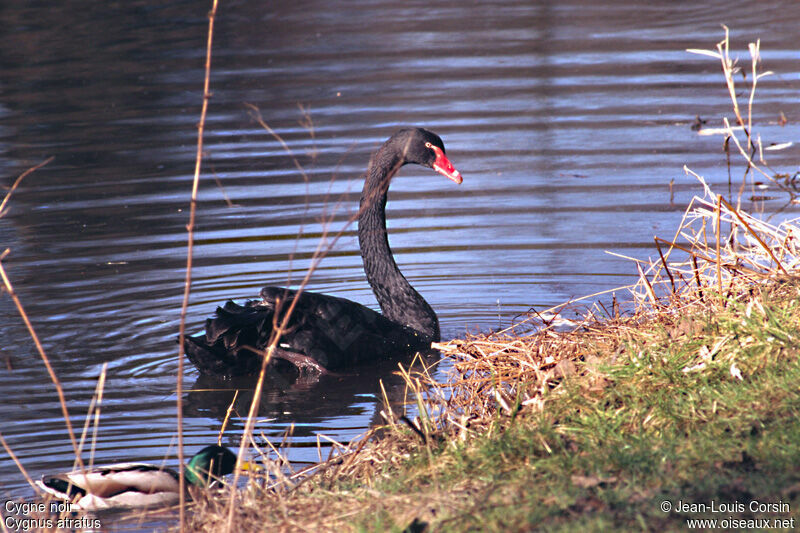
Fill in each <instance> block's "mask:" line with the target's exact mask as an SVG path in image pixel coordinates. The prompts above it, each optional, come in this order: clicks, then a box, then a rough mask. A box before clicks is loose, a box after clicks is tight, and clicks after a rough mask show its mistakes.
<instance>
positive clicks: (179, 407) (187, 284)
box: [176, 0, 217, 532]
mask: <svg viewBox="0 0 800 533" xmlns="http://www.w3.org/2000/svg"><path fill="white" fill-rule="evenodd" d="M216 14H217V0H213V3H212V6H211V11H210V12H209V14H208V39H207V41H206V64H205V77H204V80H203V105H202V109H201V111H200V121H199V122H198V124H197V153H196V156H195V165H194V179H193V180H192V196H191V203H190V206H189V223H188V224H187V226H186V231H187V233H188V237H187V250H186V277H185V279H184V284H183V302H182V303H181V318H180V326H179V332H178V345H179V346H178V376H177V386H176V397H177V398H176V411H177V425H178V461H179V462H180V464H183V457H184V454H183V346H184V342H185V337H186V314H187V311H188V309H189V294H190V293H191V289H192V255H193V252H194V225H195V215H196V212H197V189H198V186H199V183H200V168H201V165H202V161H203V132H204V131H205V124H206V113H207V112H208V100H209V99H210V98H211V92H210V91H209V85H210V78H211V44H212V42H213V36H214V18H215V17H216ZM178 484H179V486H180V488H179V490H180V501H179V506H180V510H179V519H180V531H181V532H183V531H184V528H185V525H186V512H185V509H184V508H185V506H186V494H185V492H186V479H185V476H184V471H183V468H180V469H179V480H178Z"/></svg>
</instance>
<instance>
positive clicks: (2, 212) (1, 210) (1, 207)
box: [0, 156, 54, 218]
mask: <svg viewBox="0 0 800 533" xmlns="http://www.w3.org/2000/svg"><path fill="white" fill-rule="evenodd" d="M53 159H54V158H53V156H50V157H48V158H47V159H45V160H44V161H42V162H41V163H39V164H38V165H35V166H32V167H31V168H29V169H28V170H26V171H25V172H23V173H22V174H20V175H19V177H18V178H17V179H16V180H14V184H13V185H11V188H10V189H8V192H7V193H6V196H5V198H3V201H2V203H0V218H2V217H3V215H5V214H6V211H5V209H6V204H8V201H9V200H10V199H11V195H12V194H13V193H14V191H15V190H16V189H17V187H19V184H20V183H21V182H22V180H23V179H25V177H26V176H28V175H29V174H31V173H32V172H35V171H36V170H38V169H40V168H42V167H43V166H45V165H46V164H47V163H49V162H50V161H52V160H53Z"/></svg>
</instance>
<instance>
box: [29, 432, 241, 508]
mask: <svg viewBox="0 0 800 533" xmlns="http://www.w3.org/2000/svg"><path fill="white" fill-rule="evenodd" d="M235 465H236V456H235V455H234V454H233V452H231V451H230V450H229V449H228V448H225V447H223V446H217V445H212V446H206V447H205V448H203V449H202V450H200V451H199V452H197V454H196V455H195V456H194V457H192V458H191V460H190V461H189V463H188V464H187V465H186V466H185V467H184V470H183V471H184V476H185V479H186V483H187V486H188V485H194V486H197V487H208V486H209V485H210V484H211V482H212V481H214V480H216V479H219V478H220V477H222V476H224V475H227V474H230V473H231V472H233V469H234V466H235ZM178 479H179V477H178V473H177V472H176V471H174V470H172V469H169V468H164V467H161V466H156V465H150V464H144V463H119V464H114V465H108V466H96V467H93V468H92V469H90V470H86V469H84V470H75V471H73V472H68V473H64V474H56V475H45V476H42V479H41V481H37V482H36V484H37V485H38V486H39V487H41V489H42V490H44V491H45V492H47V493H48V494H52V495H54V496H56V497H57V498H59V499H62V500H68V501H71V502H72V503H73V504H74V505H75V506H77V507H78V508H80V509H83V510H87V511H97V510H102V509H112V508H132V507H151V506H163V505H170V504H174V503H176V502H177V501H179V499H180V485H179V484H178Z"/></svg>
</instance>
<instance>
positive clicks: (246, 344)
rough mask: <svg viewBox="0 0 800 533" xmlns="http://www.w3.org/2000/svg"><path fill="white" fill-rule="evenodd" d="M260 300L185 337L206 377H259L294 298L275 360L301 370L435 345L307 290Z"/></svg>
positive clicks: (234, 307)
mask: <svg viewBox="0 0 800 533" xmlns="http://www.w3.org/2000/svg"><path fill="white" fill-rule="evenodd" d="M261 297H262V300H261V301H249V302H247V303H245V305H238V304H236V303H234V302H232V301H229V302H227V303H226V304H225V305H224V306H223V307H218V308H217V312H216V315H215V316H214V317H213V318H210V319H208V320H207V321H206V332H205V334H204V335H198V336H195V337H186V343H185V346H184V348H185V350H186V355H187V356H188V357H189V359H190V360H191V361H192V363H194V365H195V366H196V367H197V368H198V370H200V372H201V373H202V374H206V375H213V376H236V375H247V374H255V373H258V371H259V370H260V369H261V357H262V356H261V355H260V354H259V353H258V351H263V350H266V348H267V347H268V346H269V342H270V337H271V335H272V331H273V327H274V325H275V324H280V323H281V321H282V319H283V316H284V313H286V311H287V310H288V309H289V307H290V306H291V305H292V303H293V302H294V300H295V299H296V300H297V303H296V305H295V308H294V310H293V312H292V314H291V316H290V318H289V321H288V324H287V326H286V330H285V332H284V334H283V335H282V336H281V338H280V340H279V342H278V345H277V349H276V350H275V352H274V354H273V357H274V358H276V359H283V360H287V361H289V362H290V363H292V364H293V365H295V366H297V367H298V368H300V370H301V371H302V370H308V369H311V370H317V371H320V370H323V369H328V370H333V369H337V368H343V367H347V366H350V365H354V364H357V363H359V362H363V361H367V360H370V359H377V358H384V357H390V356H396V355H401V354H404V353H411V352H414V351H417V350H424V349H426V348H428V347H430V341H431V339H430V338H427V337H425V336H424V335H422V334H420V333H418V332H416V331H414V330H412V329H411V328H408V327H405V326H403V325H400V324H397V323H395V322H392V321H391V320H389V319H387V318H386V317H384V316H383V315H381V314H380V313H377V312H375V311H373V310H372V309H369V308H367V307H364V306H363V305H361V304H357V303H355V302H351V301H349V300H345V299H343V298H337V297H335V296H327V295H325V294H318V293H308V292H303V293H301V294H300V296H299V297H298V296H297V292H296V291H293V290H288V289H283V288H280V287H265V288H264V289H263V290H262V291H261ZM254 348H255V351H254V350H253V349H254Z"/></svg>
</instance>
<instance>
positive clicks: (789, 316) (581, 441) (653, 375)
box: [357, 286, 800, 531]
mask: <svg viewBox="0 0 800 533" xmlns="http://www.w3.org/2000/svg"><path fill="white" fill-rule="evenodd" d="M797 292H798V291H797V289H796V287H794V286H786V287H784V288H783V289H782V290H780V291H773V293H771V294H763V295H758V294H757V295H755V300H756V301H759V302H760V305H758V304H755V305H750V306H749V309H748V306H747V304H746V303H741V302H737V301H733V300H728V301H726V302H724V306H723V305H715V306H713V311H711V310H709V309H703V310H700V311H697V312H696V313H695V314H694V315H693V316H690V317H689V316H685V317H682V318H681V319H680V321H678V326H676V325H675V321H674V320H670V321H656V322H653V323H650V324H646V325H645V327H643V328H642V331H641V335H638V336H636V335H634V336H632V338H630V339H629V340H628V341H627V342H626V343H625V344H624V351H623V353H622V354H621V355H618V356H617V357H616V360H615V361H613V362H610V363H608V364H606V365H604V366H602V367H601V372H602V374H603V377H604V380H605V381H604V386H603V387H602V388H601V389H600V390H597V388H596V387H595V388H591V387H588V386H587V380H588V377H587V376H586V375H583V376H576V377H573V378H572V379H570V380H569V381H568V382H566V383H564V386H563V387H561V389H560V390H559V391H558V393H557V394H555V393H554V394H553V395H552V397H551V398H549V399H548V401H547V402H546V405H545V408H544V409H543V410H541V412H529V413H527V412H525V411H524V410H523V411H522V412H521V413H520V414H519V415H518V416H516V417H514V418H513V419H512V418H509V417H502V416H500V415H498V418H497V420H496V422H495V424H494V428H493V429H492V430H491V431H489V432H487V433H491V436H477V437H474V438H472V439H470V440H467V441H466V442H463V443H454V442H447V443H442V444H439V445H438V446H436V447H435V448H433V449H431V450H428V451H423V450H422V449H420V450H419V451H418V452H417V453H416V454H414V455H413V456H412V458H411V459H410V460H409V461H408V462H407V463H406V465H405V467H404V468H403V469H401V470H399V471H397V472H394V473H393V476H392V477H391V478H390V479H379V480H377V481H376V482H375V483H374V484H373V486H372V487H371V491H372V493H373V495H383V496H389V495H405V496H407V497H408V499H409V500H410V501H425V499H428V500H429V501H430V505H428V506H424V505H423V506H421V507H420V509H421V511H422V512H421V514H420V517H419V519H420V520H423V521H425V522H427V523H428V524H429V526H431V528H432V529H434V530H447V531H451V530H452V531H469V530H480V531H524V530H529V529H531V528H535V529H537V530H544V531H575V530H583V531H607V530H624V531H631V530H653V529H659V530H668V531H685V530H686V529H687V526H686V522H685V521H686V519H688V518H710V519H714V518H716V519H719V520H723V519H729V518H731V517H735V518H739V519H752V518H769V519H775V518H788V517H796V516H798V515H797V508H798V505H800V499H799V498H798V495H799V494H800V416H798V415H800V394H798V392H799V390H800V389H799V387H800V362H799V360H798V351H799V350H800V323H799V322H798V316H799V314H798V312H797V311H798V302H797V296H798V294H797ZM687 324H688V327H687ZM600 355H601V356H603V354H600ZM608 360H609V361H610V360H611V358H610V357H608ZM700 362H702V363H704V365H705V366H704V367H703V368H698V369H696V370H694V371H689V372H687V371H684V369H687V368H691V367H693V366H695V365H697V364H698V363H700ZM733 364H735V367H736V368H738V369H739V370H740V371H741V373H742V376H743V379H738V378H736V377H734V376H733V375H732V373H731V366H732V365H733ZM448 498H452V499H453V500H454V502H453V505H446V504H442V503H441V502H440V500H441V499H444V500H447V499H448ZM664 501H667V502H669V503H670V504H671V505H673V509H674V506H676V505H677V504H678V502H679V501H680V502H683V504H687V503H695V504H699V503H705V504H708V505H710V504H711V503H712V501H713V502H714V503H715V505H716V506H717V508H719V506H720V504H725V505H728V504H742V505H744V506H745V510H744V511H743V512H708V511H707V512H699V513H691V512H677V511H675V510H673V511H671V512H666V513H665V512H663V511H662V510H661V507H660V506H661V505H662V502H664ZM751 501H758V502H763V503H778V502H783V503H788V505H789V509H790V512H789V513H785V512H783V513H776V512H770V513H763V512H762V513H759V512H755V513H753V512H751V511H750V509H749V505H750V502H751ZM736 510H737V509H736V508H735V507H734V511H736ZM402 516H403V517H404V519H405V520H407V516H408V513H407V512H406V513H403V515H402ZM798 525H800V524H798ZM406 526H408V523H397V522H395V521H393V513H392V510H391V508H387V509H384V510H383V512H380V513H378V514H377V516H375V517H374V518H373V517H372V516H370V517H362V520H361V521H360V522H359V526H358V528H357V529H358V530H360V531H382V530H393V529H394V530H398V531H399V530H402V529H403V528H405V527H406ZM728 529H731V528H728Z"/></svg>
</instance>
